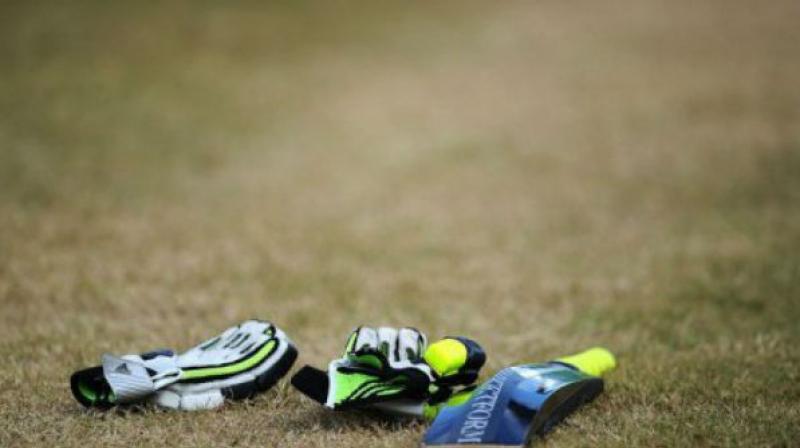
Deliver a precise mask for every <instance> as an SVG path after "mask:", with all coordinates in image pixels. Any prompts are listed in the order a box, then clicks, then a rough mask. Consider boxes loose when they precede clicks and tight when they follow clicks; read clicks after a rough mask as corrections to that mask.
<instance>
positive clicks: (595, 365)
mask: <svg viewBox="0 0 800 448" xmlns="http://www.w3.org/2000/svg"><path fill="white" fill-rule="evenodd" d="M556 361H558V362H563V363H565V364H569V365H571V366H574V367H575V368H576V369H578V370H580V371H581V372H583V373H586V374H589V375H594V376H601V375H603V374H604V373H606V372H609V371H611V370H613V369H614V368H615V367H616V366H617V360H616V358H614V355H613V354H612V353H611V352H610V351H608V350H607V349H605V348H603V347H594V348H590V349H588V350H585V351H582V352H580V353H576V354H574V355H570V356H564V357H562V358H558V359H556Z"/></svg>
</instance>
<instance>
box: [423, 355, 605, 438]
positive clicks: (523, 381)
mask: <svg viewBox="0 0 800 448" xmlns="http://www.w3.org/2000/svg"><path fill="white" fill-rule="evenodd" d="M615 366H616V360H615V359H614V355H612V354H611V352H609V351H608V350H606V349H603V348H592V349H589V350H586V351H584V352H582V353H579V354H576V355H572V356H567V357H563V358H559V359H557V360H555V361H551V362H547V363H541V364H525V365H518V366H513V367H508V368H506V369H503V370H501V371H500V372H498V373H497V374H496V375H495V376H494V377H492V378H491V379H490V380H489V381H486V382H485V383H483V384H482V385H481V386H479V387H478V388H477V389H476V390H475V392H474V393H473V394H472V396H471V397H470V398H469V400H467V401H465V402H463V403H461V404H458V405H453V406H445V407H444V408H443V409H441V410H440V411H439V414H438V415H437V417H436V419H435V420H434V421H433V424H432V425H431V426H430V428H428V431H427V432H426V434H425V439H424V442H423V444H422V446H423V447H431V448H433V447H437V448H447V447H450V448H454V447H463V446H465V445H467V446H472V447H486V448H489V447H494V448H499V447H506V448H507V447H514V446H516V447H524V446H526V445H527V444H528V442H529V441H530V440H531V438H533V436H534V435H538V436H542V435H544V434H546V433H547V432H548V431H550V430H551V429H552V428H553V427H554V426H555V425H557V424H558V423H559V422H561V421H562V420H563V419H564V418H565V417H567V416H568V415H569V414H571V413H572V412H574V411H575V410H576V409H578V408H579V407H581V405H583V404H584V403H587V402H589V401H592V400H593V399H594V398H595V397H597V396H598V395H599V394H600V393H601V392H602V391H603V379H602V378H600V375H602V374H603V373H604V372H607V371H609V370H611V369H613V368H614V367H615Z"/></svg>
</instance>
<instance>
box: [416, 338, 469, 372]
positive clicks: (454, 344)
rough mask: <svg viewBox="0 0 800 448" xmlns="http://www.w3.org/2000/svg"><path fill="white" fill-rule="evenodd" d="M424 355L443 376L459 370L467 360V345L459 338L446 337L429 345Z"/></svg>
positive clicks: (434, 369)
mask: <svg viewBox="0 0 800 448" xmlns="http://www.w3.org/2000/svg"><path fill="white" fill-rule="evenodd" d="M422 357H423V358H424V359H425V362H427V363H428V365H429V366H431V368H432V369H433V371H434V372H436V374H437V375H439V376H440V377H443V376H447V375H452V374H454V373H456V372H458V370H459V369H460V368H461V367H462V366H463V365H464V364H465V363H466V362H467V347H466V346H464V344H462V343H461V342H460V341H458V340H455V339H447V338H445V339H442V340H439V341H436V342H434V343H433V344H431V345H429V346H428V349H427V350H425V354H424V355H422Z"/></svg>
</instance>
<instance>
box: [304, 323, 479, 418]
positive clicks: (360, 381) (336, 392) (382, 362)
mask: <svg viewBox="0 0 800 448" xmlns="http://www.w3.org/2000/svg"><path fill="white" fill-rule="evenodd" d="M485 361H486V355H485V354H484V352H483V349H481V347H480V346H479V345H478V344H477V343H476V342H474V341H472V340H469V339H466V338H445V339H442V340H441V341H438V342H436V343H434V344H432V345H430V346H428V344H427V338H426V337H425V335H424V334H423V333H421V332H420V331H418V330H416V329H414V328H400V329H396V328H389V327H380V328H372V327H359V328H356V329H355V330H354V331H353V332H352V333H351V334H350V337H349V338H348V339H347V344H346V347H345V353H344V355H343V357H342V358H339V359H335V360H333V361H331V363H330V364H329V365H328V370H327V372H323V371H321V370H319V369H315V368H313V367H310V366H305V367H303V368H302V369H301V370H300V371H298V372H297V374H295V375H294V377H293V378H292V385H294V386H295V388H297V389H298V390H300V392H302V393H303V394H305V395H307V396H309V397H310V398H312V399H314V400H316V401H317V402H319V403H321V404H323V405H325V406H326V407H328V408H330V409H334V410H344V409H353V408H362V409H375V410H380V411H384V412H388V413H393V414H401V415H410V416H417V417H422V416H425V415H427V414H429V413H430V412H432V411H431V409H433V408H434V407H436V406H438V404H439V403H442V402H444V401H446V400H448V399H450V398H451V397H452V396H453V395H454V394H455V393H459V392H460V391H461V389H463V388H467V387H469V386H470V385H472V384H473V383H474V382H475V381H476V380H477V378H478V372H479V370H480V368H481V367H482V366H483V364H484V363H485Z"/></svg>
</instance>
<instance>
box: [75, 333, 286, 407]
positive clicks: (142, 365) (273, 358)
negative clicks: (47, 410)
mask: <svg viewBox="0 0 800 448" xmlns="http://www.w3.org/2000/svg"><path fill="white" fill-rule="evenodd" d="M296 358H297V349H296V348H295V347H294V344H292V341H291V340H289V338H288V337H287V336H286V335H285V334H284V333H283V332H282V331H281V330H280V329H278V328H277V327H276V326H274V325H272V324H271V323H269V322H265V321H258V320H248V321H245V322H243V323H241V324H239V325H237V326H235V327H231V328H228V329H227V330H225V331H224V332H223V333H222V334H221V335H219V336H216V337H214V338H212V339H209V340H208V341H206V342H203V343H202V344H200V345H198V346H196V347H194V348H192V349H190V350H188V351H186V352H185V353H182V354H180V355H176V354H175V353H174V352H172V351H170V350H158V351H154V352H148V353H144V354H141V355H125V356H121V357H117V356H114V355H109V354H105V355H103V358H102V364H101V365H99V366H95V367H90V368H88V369H84V370H80V371H78V372H75V373H74V374H73V375H72V377H71V378H70V386H71V388H72V393H73V395H74V396H75V398H76V399H77V400H78V402H80V403H81V404H82V405H84V406H86V407H96V408H101V409H102V408H109V407H112V406H115V405H122V404H135V403H145V402H152V403H155V404H157V405H159V406H162V407H166V408H170V409H182V410H198V409H213V408H216V407H218V406H220V405H222V404H223V403H224V401H225V399H232V400H240V399H245V398H249V397H252V396H254V395H255V394H257V393H260V392H263V391H266V390H267V389H269V388H270V387H272V385H274V384H275V383H276V382H277V381H278V380H279V379H281V378H282V377H283V376H284V375H285V374H286V373H287V372H288V371H289V369H290V368H291V366H292V364H293V363H294V360H295V359H296Z"/></svg>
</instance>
